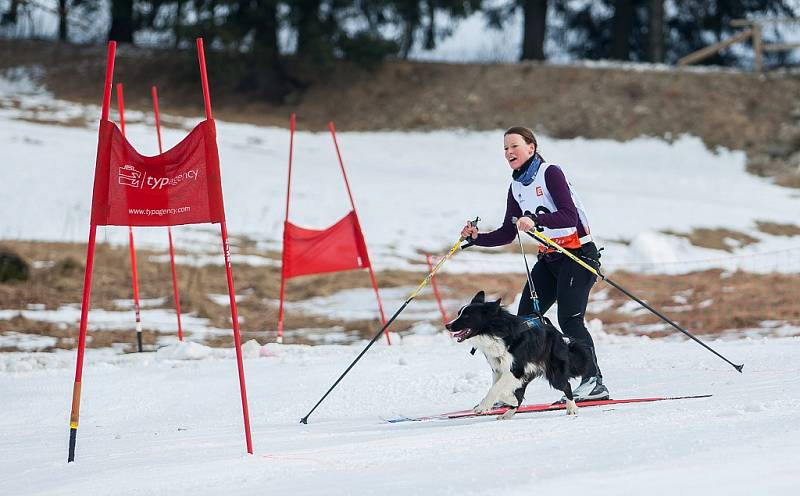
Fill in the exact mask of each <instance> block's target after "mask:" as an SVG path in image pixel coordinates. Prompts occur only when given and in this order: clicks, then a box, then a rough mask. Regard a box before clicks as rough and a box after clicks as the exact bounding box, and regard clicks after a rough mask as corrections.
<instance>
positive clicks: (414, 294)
mask: <svg viewBox="0 0 800 496" xmlns="http://www.w3.org/2000/svg"><path fill="white" fill-rule="evenodd" d="M479 221H480V218H478V217H476V218H475V220H474V221H472V222H471V224H472V225H473V226H477V224H478V222H479ZM464 239H465V238H463V237H460V238H458V241H456V242H455V244H454V245H453V247H452V248H450V251H449V252H447V255H445V256H444V257H442V259H441V260H439V262H438V263H437V264H436V266H435V267H434V268H433V270H432V271H430V272H429V273H428V275H427V276H425V279H423V280H422V282H421V283H419V286H417V289H415V290H414V291H413V292H412V293H411V294H410V295H409V297H408V298H406V301H405V302H404V303H403V304H402V305H401V306H400V308H398V309H397V311H396V312H395V313H394V315H392V317H391V318H390V319H389V320H388V321H387V322H386V324H384V326H383V327H381V329H380V330H379V331H378V332H377V333H375V336H373V337H372V340H371V341H370V342H369V343H368V344H367V346H366V347H365V348H364V349H363V350H362V351H361V353H359V354H358V356H357V357H356V359H355V360H353V362H352V363H351V364H350V365H349V366H348V367H347V369H345V371H344V372H343V373H342V375H340V376H339V378H338V379H336V382H334V383H333V386H331V387H330V389H328V391H327V392H326V393H325V394H323V395H322V398H320V399H319V401H317V404H316V405H314V408H312V409H311V410H310V411H309V412H308V413H307V414H306V416H305V417H303V418H301V419H300V423H301V424H308V417H310V416H311V414H312V413H314V410H316V409H317V407H318V406H319V405H320V403H322V402H323V401H324V400H325V398H327V397H328V395H329V394H330V393H331V391H333V389H334V388H335V387H336V386H337V385H338V384H339V383H340V382H341V381H342V379H344V376H346V375H347V373H348V372H350V369H352V368H353V366H354V365H355V364H356V363H357V362H358V361H359V360H361V357H362V356H364V354H365V353H366V352H367V350H369V349H370V348H371V347H372V345H373V344H375V341H377V340H378V338H380V337H381V334H383V332H384V331H385V330H386V329H387V328H388V327H389V326H390V325H391V324H392V322H394V319H396V318H397V316H398V315H400V313H401V312H402V311H403V310H405V308H406V307H407V306H408V304H409V303H411V301H412V300H413V299H414V298H416V297H417V294H419V292H420V291H422V288H424V287H425V286H426V285H427V284H428V282H430V280H431V279H433V276H434V275H435V274H436V272H437V271H438V270H439V268H441V266H442V265H444V263H445V262H446V261H447V260H448V259H449V258H450V257H451V256H453V254H454V253H455V252H456V251H458V250H459V249H466V248H467V247H468V246H470V245H466V246H464V247H462V246H461V243H462V242H463V241H464Z"/></svg>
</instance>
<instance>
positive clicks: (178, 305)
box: [150, 86, 183, 341]
mask: <svg viewBox="0 0 800 496" xmlns="http://www.w3.org/2000/svg"><path fill="white" fill-rule="evenodd" d="M150 94H151V95H152V97H153V111H154V113H155V120H156V137H157V138H158V153H159V154H162V153H164V149H163V147H162V144H161V119H160V118H159V115H158V90H157V89H156V87H155V86H153V87H152V88H151V89H150ZM167 236H168V237H169V264H170V268H171V269H172V293H173V297H174V298H175V316H176V317H177V319H178V340H179V341H183V326H182V325H181V294H180V290H179V289H178V272H177V270H176V269H175V245H174V244H173V243H172V227H170V226H167Z"/></svg>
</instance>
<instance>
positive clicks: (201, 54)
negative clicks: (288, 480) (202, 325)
mask: <svg viewBox="0 0 800 496" xmlns="http://www.w3.org/2000/svg"><path fill="white" fill-rule="evenodd" d="M196 44H197V59H198V62H199V65H200V82H201V83H202V85H203V102H204V104H205V107H206V119H207V120H209V121H210V120H213V119H214V117H213V115H212V114H211V93H210V92H209V91H208V72H207V71H206V56H205V51H204V50H203V38H197V40H196ZM215 139H216V138H215ZM223 210H224V207H223ZM222 218H223V220H222V221H221V222H220V223H219V230H220V236H221V238H222V256H223V258H224V260H225V277H226V279H227V281H228V301H229V302H230V305H231V321H232V322H233V345H234V348H235V349H236V366H237V368H238V370H239V391H240V392H241V397H242V420H243V421H244V438H245V444H246V446H247V452H248V453H249V454H251V455H252V454H253V438H252V436H251V434H250V409H249V407H248V406H247V405H248V403H247V386H246V385H245V380H244V362H243V356H242V336H241V333H240V332H239V315H238V313H237V311H236V289H235V288H234V286H233V271H232V270H231V247H230V244H229V243H228V227H227V226H226V224H225V220H224V219H225V212H224V211H223V212H222Z"/></svg>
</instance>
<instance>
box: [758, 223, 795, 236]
mask: <svg viewBox="0 0 800 496" xmlns="http://www.w3.org/2000/svg"><path fill="white" fill-rule="evenodd" d="M756 225H757V226H758V230H759V231H761V232H763V233H767V234H771V235H773V236H800V226H797V225H796V224H779V223H777V222H767V221H762V220H758V221H756Z"/></svg>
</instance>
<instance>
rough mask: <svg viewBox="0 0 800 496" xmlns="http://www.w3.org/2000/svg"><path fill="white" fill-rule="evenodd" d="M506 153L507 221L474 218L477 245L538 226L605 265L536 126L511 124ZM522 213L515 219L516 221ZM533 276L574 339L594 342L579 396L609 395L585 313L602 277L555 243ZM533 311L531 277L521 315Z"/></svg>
mask: <svg viewBox="0 0 800 496" xmlns="http://www.w3.org/2000/svg"><path fill="white" fill-rule="evenodd" d="M503 144H504V149H505V158H506V161H508V165H509V166H510V167H511V169H512V170H513V172H512V174H511V177H512V181H511V186H510V187H509V188H508V199H507V200H506V215H505V219H504V221H503V225H502V226H501V227H500V228H499V229H497V230H495V231H492V232H488V233H478V229H477V228H476V227H474V226H471V225H470V224H469V223H468V224H467V225H466V226H464V229H462V230H461V235H462V236H464V237H465V238H466V237H470V238H472V241H473V242H474V244H475V245H477V246H500V245H506V244H508V243H511V242H512V241H514V238H515V237H516V236H517V230H519V231H521V232H527V231H530V230H531V229H534V228H537V229H539V230H540V231H542V233H543V234H544V235H545V236H547V237H549V238H551V239H553V240H554V241H556V242H557V243H558V244H559V245H561V246H563V247H564V248H567V249H568V250H569V251H571V252H572V253H574V254H576V255H578V256H580V257H581V258H582V259H583V260H585V261H586V262H588V263H589V264H591V265H592V266H594V267H597V268H599V267H600V261H599V260H600V254H599V252H598V251H597V247H596V246H595V244H594V243H593V242H592V237H591V234H590V232H589V224H588V222H587V220H586V212H585V210H584V208H583V204H582V203H581V201H580V200H579V199H578V197H577V195H576V194H575V190H574V189H573V188H572V186H571V185H570V184H569V182H568V181H567V178H566V177H565V176H564V172H563V171H562V170H561V168H560V167H558V166H557V165H552V164H548V163H546V162H545V161H544V159H543V158H542V156H541V155H539V153H538V144H537V142H536V136H534V134H533V131H531V130H530V129H528V128H526V127H512V128H510V129H509V130H508V131H506V132H505V135H504V137H503ZM513 218H516V219H518V220H517V221H516V225H515V224H514V222H513V221H512V219H513ZM531 279H532V280H533V285H534V289H535V291H536V294H537V296H538V299H539V308H540V310H541V313H542V314H544V313H545V312H547V310H548V309H549V308H550V307H551V306H552V305H553V303H555V302H558V324H559V326H560V327H561V331H562V332H563V333H564V334H566V335H567V336H569V337H570V338H571V339H575V340H578V341H583V342H584V343H586V344H587V345H589V346H590V347H591V348H592V353H593V355H594V364H593V366H591V367H590V371H589V372H588V375H587V376H585V377H583V378H582V380H581V384H580V385H579V386H578V387H577V388H576V389H575V390H574V391H573V394H574V395H575V399H576V401H588V400H597V399H606V398H608V389H607V388H606V386H605V385H603V376H602V374H601V373H600V368H599V367H598V365H597V356H596V355H595V354H594V342H593V341H592V336H591V335H590V334H589V331H587V330H586V325H585V324H584V321H583V318H584V314H585V313H586V304H587V302H588V300H589V291H590V290H591V289H592V285H593V284H594V283H595V280H596V279H597V278H596V276H595V275H594V274H592V273H591V272H589V271H588V270H586V269H585V268H583V267H581V266H580V265H578V264H577V263H575V261H574V260H571V259H570V258H569V257H566V256H564V255H563V254H561V253H559V252H557V251H556V250H554V249H552V248H545V247H543V246H540V247H539V260H538V261H537V262H536V264H535V265H534V266H533V269H532V270H531ZM532 313H533V301H532V299H531V291H530V289H529V287H528V283H526V284H525V288H524V289H523V290H522V299H521V300H520V303H519V309H518V310H517V315H530V314H532Z"/></svg>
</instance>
